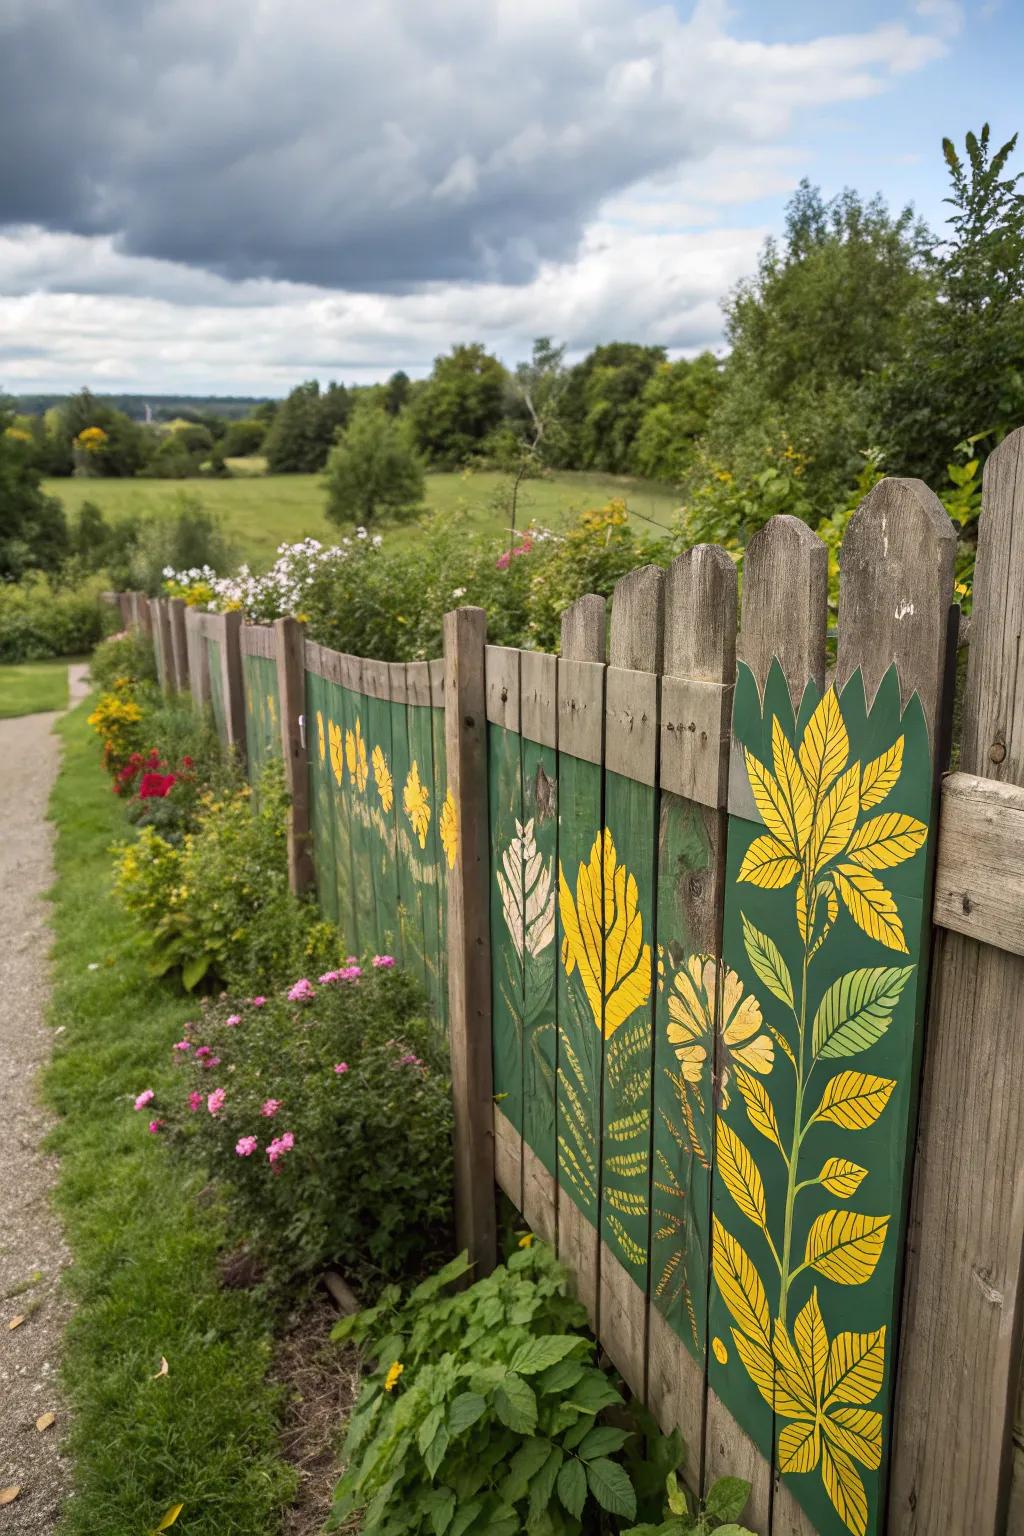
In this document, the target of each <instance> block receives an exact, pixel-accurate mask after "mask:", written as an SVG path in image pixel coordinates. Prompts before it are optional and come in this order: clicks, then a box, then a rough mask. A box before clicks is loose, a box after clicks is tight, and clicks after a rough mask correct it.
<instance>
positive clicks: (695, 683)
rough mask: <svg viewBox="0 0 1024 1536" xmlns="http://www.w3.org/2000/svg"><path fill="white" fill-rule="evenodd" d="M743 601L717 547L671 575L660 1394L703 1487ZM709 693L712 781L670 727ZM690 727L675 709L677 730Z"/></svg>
mask: <svg viewBox="0 0 1024 1536" xmlns="http://www.w3.org/2000/svg"><path fill="white" fill-rule="evenodd" d="M736 602H737V583H736V568H735V566H734V565H733V562H732V561H731V560H730V559H729V557H728V556H727V555H726V554H725V553H724V551H722V550H720V549H716V548H714V547H713V546H710V545H704V546H699V547H697V548H696V549H692V550H688V551H686V553H684V554H682V555H680V556H679V557H678V558H677V559H676V560H674V561H673V562H672V565H671V566H670V567H669V569H668V571H667V573H666V591H665V676H664V677H663V679H662V722H661V727H662V728H661V762H660V779H661V790H662V793H661V813H660V827H659V837H658V914H657V945H658V947H657V956H658V967H657V974H658V989H657V1000H656V1040H655V1063H654V1073H655V1076H654V1133H653V1136H654V1140H653V1150H654V1169H653V1201H652V1239H651V1306H650V1315H649V1345H648V1399H649V1403H650V1407H651V1410H652V1412H654V1414H655V1415H656V1416H657V1418H658V1420H659V1422H660V1423H661V1425H662V1427H663V1428H664V1429H665V1430H666V1431H670V1430H671V1429H673V1428H678V1429H679V1430H680V1431H681V1433H682V1435H683V1439H684V1442H685V1446H686V1455H685V1461H684V1465H683V1470H684V1474H685V1476H686V1480H687V1482H688V1483H689V1485H690V1486H691V1487H692V1488H695V1489H699V1488H700V1487H701V1475H702V1461H703V1453H704V1419H705V1402H706V1369H707V1366H706V1360H707V1309H708V1280H709V1270H710V1265H711V1159H712V1152H713V1142H714V1120H713V1111H714V1079H713V1072H714V1041H713V1039H712V1038H710V1030H709V1028H708V1027H707V1026H706V1025H705V1026H704V1027H703V1028H701V1027H698V1029H697V1031H696V1033H695V1032H694V1028H693V1026H694V1022H695V1021H694V1018H693V1013H692V1006H691V1005H692V1002H693V1000H694V999H695V998H696V997H699V996H701V995H702V994H705V992H706V980H707V979H708V978H710V985H711V989H712V993H713V992H714V989H715V986H716V977H717V973H718V966H719V964H720V960H721V953H722V918H723V909H724V901H725V846H726V818H725V811H724V802H725V792H726V783H727V758H728V744H729V726H730V713H731V710H730V706H731V699H732V680H733V676H734V673H735V665H736ZM697 691H704V692H705V696H708V697H710V696H712V695H713V696H714V697H715V700H716V705H715V707H716V709H717V711H718V713H717V716H716V715H714V714H712V716H711V717H710V721H709V725H710V729H709V732H708V740H709V743H711V744H714V745H715V747H716V750H717V751H718V754H719V755H718V757H717V758H716V759H715V761H714V768H713V771H709V772H708V773H706V774H705V775H703V776H701V775H700V774H696V773H689V772H684V771H681V768H680V760H681V758H683V759H684V760H685V757H686V755H687V754H688V753H689V752H690V750H691V749H690V748H689V747H688V746H686V745H685V744H681V743H680V741H679V740H678V737H677V735H676V734H675V733H673V732H672V731H671V730H666V724H668V725H669V726H671V725H672V724H673V720H671V719H670V720H669V721H668V722H666V718H665V710H666V703H665V700H666V698H669V699H672V698H675V699H677V700H678V699H681V698H686V697H687V696H689V697H692V696H693V695H694V693H695V692H697ZM685 720H686V715H685V714H681V713H679V712H675V713H674V722H675V723H676V725H677V726H678V723H679V722H680V721H685ZM716 721H717V723H716ZM709 767H710V760H709ZM709 967H710V970H709ZM701 1023H703V1020H702V1021H701ZM698 1037H699V1038H698Z"/></svg>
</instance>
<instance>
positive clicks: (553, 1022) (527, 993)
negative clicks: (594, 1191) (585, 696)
mask: <svg viewBox="0 0 1024 1536" xmlns="http://www.w3.org/2000/svg"><path fill="white" fill-rule="evenodd" d="M522 784H523V810H522V816H523V843H524V867H523V885H524V893H523V894H524V922H523V937H524V942H523V954H524V963H523V1135H524V1137H525V1139H526V1140H527V1142H528V1143H529V1145H530V1146H531V1148H532V1149H533V1151H534V1152H535V1153H536V1154H537V1156H538V1157H539V1158H540V1160H541V1162H542V1163H543V1165H544V1167H545V1168H546V1169H547V1170H548V1172H549V1173H551V1174H553V1173H554V1172H555V1170H556V1167H557V1160H558V1159H557V1148H556V1141H555V1072H556V1068H557V1054H558V1022H557V1013H556V1004H557V993H556V981H555V971H556V965H557V960H558V942H557V908H558V901H557V896H558V761H557V755H556V753H555V751H554V750H553V748H551V747H545V746H541V745H540V744H539V743H538V742H535V741H530V740H529V739H528V738H527V737H525V736H524V737H523V739H522Z"/></svg>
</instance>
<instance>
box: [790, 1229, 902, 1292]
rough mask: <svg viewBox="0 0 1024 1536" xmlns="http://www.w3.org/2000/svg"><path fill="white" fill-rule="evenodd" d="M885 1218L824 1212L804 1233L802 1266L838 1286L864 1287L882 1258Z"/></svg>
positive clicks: (885, 1231) (885, 1230)
mask: <svg viewBox="0 0 1024 1536" xmlns="http://www.w3.org/2000/svg"><path fill="white" fill-rule="evenodd" d="M888 1230H889V1218H888V1216H863V1215H861V1214H860V1213H859V1212H858V1211H823V1212H822V1213H821V1215H820V1216H818V1217H816V1219H815V1221H814V1223H813V1224H812V1226H811V1230H810V1232H809V1233H808V1234H807V1251H806V1253H805V1255H804V1263H805V1264H807V1265H809V1266H810V1267H811V1268H812V1269H816V1270H817V1272H818V1274H819V1275H824V1276H825V1278H826V1280H834V1281H835V1283H836V1284H837V1285H863V1284H864V1281H865V1280H870V1279H871V1276H872V1275H873V1274H874V1272H875V1268H876V1266H877V1264H878V1261H879V1259H880V1258H881V1256H882V1248H883V1245H884V1243H885V1235H886V1233H887V1231H888Z"/></svg>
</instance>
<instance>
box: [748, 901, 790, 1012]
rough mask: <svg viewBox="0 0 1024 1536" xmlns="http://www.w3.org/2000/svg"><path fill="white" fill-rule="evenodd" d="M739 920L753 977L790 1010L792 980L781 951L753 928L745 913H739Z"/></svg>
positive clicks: (764, 934) (759, 931)
mask: <svg viewBox="0 0 1024 1536" xmlns="http://www.w3.org/2000/svg"><path fill="white" fill-rule="evenodd" d="M740 920H741V921H742V923H743V946H744V948H745V949H746V951H747V959H748V960H749V961H750V966H751V969H752V970H753V972H754V975H755V976H756V977H757V979H758V981H761V982H763V983H764V985H765V986H766V987H767V988H768V991H769V992H770V993H771V994H772V996H773V997H777V998H778V999H779V1002H780V1003H785V1004H786V1007H787V1008H792V1007H793V996H794V994H793V978H792V977H791V976H790V974H789V966H788V965H787V964H786V962H785V960H784V959H783V958H782V951H781V950H780V948H779V946H778V945H777V944H776V942H775V940H774V939H773V938H770V937H769V935H768V934H767V933H762V932H761V930H760V929H759V928H755V927H754V925H753V923H751V922H750V921H749V920H748V919H747V916H746V913H744V912H741V913H740Z"/></svg>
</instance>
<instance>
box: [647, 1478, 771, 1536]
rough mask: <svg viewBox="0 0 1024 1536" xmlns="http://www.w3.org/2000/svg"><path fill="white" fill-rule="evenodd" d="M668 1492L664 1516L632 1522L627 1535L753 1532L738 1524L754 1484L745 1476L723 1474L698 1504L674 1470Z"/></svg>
mask: <svg viewBox="0 0 1024 1536" xmlns="http://www.w3.org/2000/svg"><path fill="white" fill-rule="evenodd" d="M665 1495H666V1497H665V1502H666V1505H667V1508H666V1511H665V1519H664V1520H660V1521H658V1522H656V1523H655V1524H651V1523H649V1522H648V1523H646V1524H644V1525H633V1526H630V1528H629V1530H628V1531H624V1532H623V1536H709V1533H710V1532H712V1531H714V1532H717V1536H753V1532H751V1531H748V1530H747V1528H746V1526H743V1525H739V1524H737V1521H738V1520H739V1517H740V1515H741V1514H742V1513H743V1511H744V1509H745V1508H746V1504H747V1500H748V1499H749V1497H750V1484H749V1483H748V1482H745V1481H744V1480H743V1478H742V1477H720V1478H719V1479H718V1481H717V1482H715V1483H712V1485H711V1487H710V1488H709V1489H708V1496H707V1498H706V1499H705V1500H704V1501H703V1503H702V1504H698V1503H697V1502H696V1501H695V1500H693V1499H692V1498H691V1496H690V1495H689V1494H688V1493H687V1491H686V1489H685V1488H681V1487H680V1486H679V1479H678V1478H677V1477H676V1474H675V1473H674V1472H670V1473H669V1474H668V1476H667V1477H666V1479H665Z"/></svg>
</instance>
